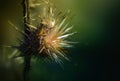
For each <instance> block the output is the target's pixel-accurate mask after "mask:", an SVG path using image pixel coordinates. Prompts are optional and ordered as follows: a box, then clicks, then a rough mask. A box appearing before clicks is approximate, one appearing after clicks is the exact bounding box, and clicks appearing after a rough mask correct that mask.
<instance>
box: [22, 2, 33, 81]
mask: <svg viewBox="0 0 120 81" xmlns="http://www.w3.org/2000/svg"><path fill="white" fill-rule="evenodd" d="M22 6H23V18H24V27H25V29H24V31H25V33H26V34H27V35H29V34H30V32H29V30H30V28H29V26H28V25H27V24H30V10H29V0H23V1H22ZM24 40H25V41H27V37H26V36H25V37H24ZM28 53H29V52H26V54H25V55H24V68H23V81H28V74H29V70H30V65H31V55H30V54H28Z"/></svg>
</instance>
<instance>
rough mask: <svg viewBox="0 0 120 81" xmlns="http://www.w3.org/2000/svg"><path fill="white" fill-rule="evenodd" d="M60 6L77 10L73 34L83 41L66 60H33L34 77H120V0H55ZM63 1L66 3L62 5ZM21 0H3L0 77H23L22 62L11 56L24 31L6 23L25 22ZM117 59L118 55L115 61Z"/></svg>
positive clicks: (96, 80)
mask: <svg viewBox="0 0 120 81" xmlns="http://www.w3.org/2000/svg"><path fill="white" fill-rule="evenodd" d="M53 2H54V3H55V5H56V6H57V7H58V8H59V9H70V10H71V11H72V14H75V17H74V18H73V20H71V24H73V25H74V28H73V30H72V31H77V32H78V33H77V34H76V35H74V36H72V37H71V38H70V40H72V41H77V42H79V43H78V44H75V45H74V47H73V48H70V49H68V50H69V54H68V57H69V58H70V60H71V61H63V62H64V64H63V65H62V66H60V65H59V64H56V63H53V62H43V61H42V60H37V61H36V62H34V63H32V68H31V71H30V75H29V77H30V81H120V70H119V69H120V67H119V54H120V21H119V20H120V0H53ZM61 5H62V6H61ZM22 19H23V17H22V6H21V0H0V81H21V76H22V73H21V72H22V68H23V67H22V64H19V65H16V64H15V63H13V62H11V61H9V60H8V58H7V57H8V56H9V55H10V54H11V53H12V50H14V49H11V48H5V47H3V45H14V44H17V41H16V38H17V37H21V35H20V34H19V33H18V32H17V31H15V30H14V29H13V28H10V27H9V26H8V24H7V23H6V22H7V20H11V21H12V22H14V23H15V25H17V26H18V27H19V28H20V29H23V26H22ZM113 59H115V60H114V61H113Z"/></svg>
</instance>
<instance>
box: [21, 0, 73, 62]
mask: <svg viewBox="0 0 120 81" xmlns="http://www.w3.org/2000/svg"><path fill="white" fill-rule="evenodd" d="M44 4H45V7H44V9H43V12H41V14H40V20H41V21H40V22H39V26H33V25H31V24H28V27H29V29H28V32H29V34H27V35H26V34H24V36H25V40H24V42H23V43H22V44H21V45H20V47H19V49H20V50H21V51H22V52H23V54H24V55H26V54H32V55H36V54H38V55H39V56H48V57H50V58H52V59H54V60H55V61H56V62H61V58H65V59H67V60H68V58H67V57H66V54H65V53H64V50H65V49H64V48H66V47H71V45H70V43H71V42H69V41H68V40H67V38H68V37H69V36H71V35H73V34H74V33H69V31H70V30H71V29H72V26H71V27H69V26H68V25H69V24H68V23H66V20H67V18H68V16H67V15H66V13H62V12H57V11H56V9H54V8H53V6H52V5H51V3H50V2H49V1H48V2H47V1H46V0H45V2H44Z"/></svg>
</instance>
